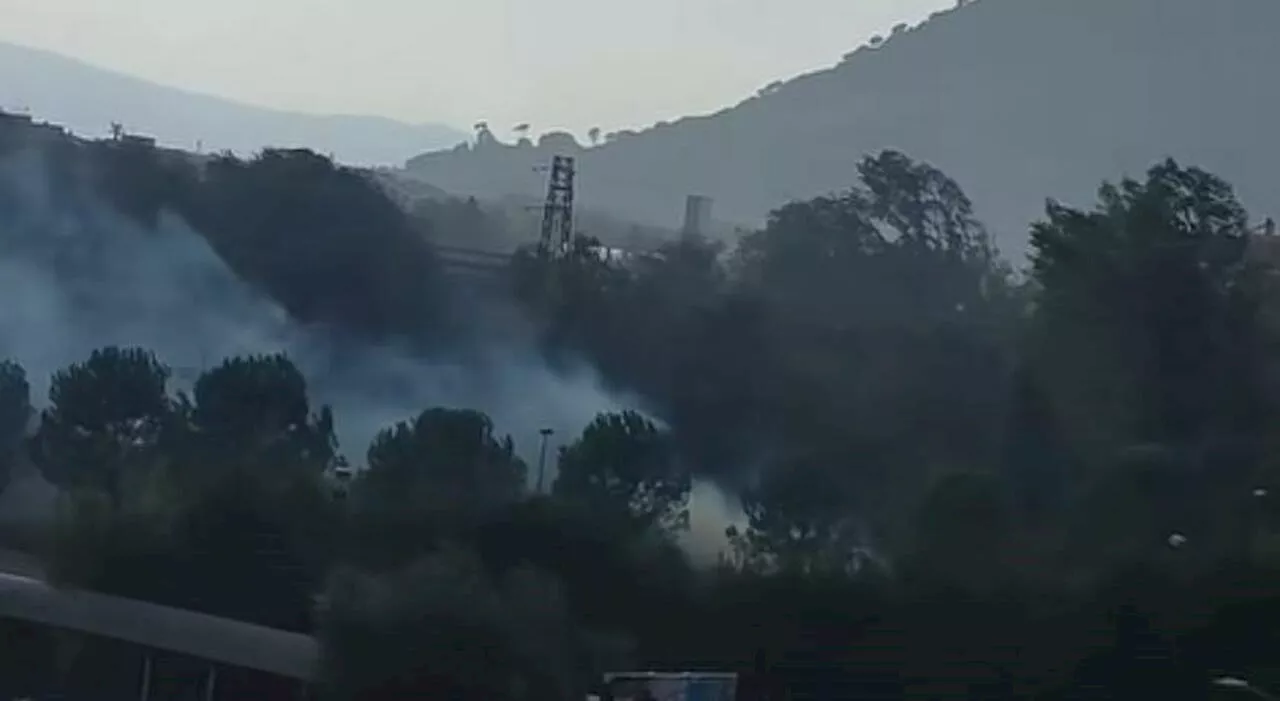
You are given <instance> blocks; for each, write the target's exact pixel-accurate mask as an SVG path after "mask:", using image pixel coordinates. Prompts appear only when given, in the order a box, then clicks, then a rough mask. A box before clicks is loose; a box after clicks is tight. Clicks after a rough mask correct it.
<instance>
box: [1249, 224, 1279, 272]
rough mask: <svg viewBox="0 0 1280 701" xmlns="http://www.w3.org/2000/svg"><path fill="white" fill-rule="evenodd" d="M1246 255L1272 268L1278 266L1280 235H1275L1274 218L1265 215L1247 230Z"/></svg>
mask: <svg viewBox="0 0 1280 701" xmlns="http://www.w3.org/2000/svg"><path fill="white" fill-rule="evenodd" d="M1246 255H1248V257H1249V258H1250V259H1251V260H1253V261H1254V262H1255V263H1262V264H1265V265H1267V266H1268V267H1271V268H1272V269H1276V268H1280V236H1276V220H1275V219H1272V218H1271V217H1267V218H1266V220H1265V221H1263V222H1262V223H1261V224H1259V225H1257V226H1254V227H1253V228H1251V229H1250V230H1249V239H1248V249H1247V250H1246Z"/></svg>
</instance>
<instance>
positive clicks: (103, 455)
mask: <svg viewBox="0 0 1280 701" xmlns="http://www.w3.org/2000/svg"><path fill="white" fill-rule="evenodd" d="M168 379H169V369H168V368H167V367H165V366H164V365H162V364H161V363H160V361H159V360H157V359H156V357H155V355H154V354H152V353H151V352H150V351H146V350H142V349H140V348H118V347H107V348H103V349H100V350H96V351H94V352H93V353H92V354H90V356H89V359H88V360H86V361H85V362H83V363H77V364H75V365H72V366H70V367H68V368H67V369H65V370H61V371H59V372H57V373H55V374H54V376H53V380H52V383H51V384H50V388H49V408H47V409H44V410H43V411H41V412H40V428H39V430H38V431H37V432H36V434H35V436H34V437H33V438H32V442H31V458H32V461H33V462H34V463H35V464H36V466H38V467H39V468H40V470H41V472H42V473H43V474H44V476H45V479H47V480H49V481H50V482H52V483H53V484H56V485H58V486H60V487H63V488H75V487H88V488H93V489H99V490H102V491H103V492H105V493H106V494H107V495H108V496H109V497H110V499H111V501H112V503H114V504H116V505H119V503H120V501H121V498H122V497H123V489H124V482H123V480H124V477H125V473H126V472H127V471H129V470H130V469H145V468H148V467H152V466H154V461H155V460H157V459H158V458H159V457H160V456H159V455H158V453H157V449H158V447H159V446H160V443H161V439H162V437H163V434H164V432H165V431H166V429H167V427H168V426H169V425H170V419H171V417H172V412H173V402H172V400H171V399H170V398H169V396H168V395H167V394H166V383H167V382H168Z"/></svg>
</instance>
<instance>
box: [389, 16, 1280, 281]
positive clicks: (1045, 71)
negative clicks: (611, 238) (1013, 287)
mask: <svg viewBox="0 0 1280 701" xmlns="http://www.w3.org/2000/svg"><path fill="white" fill-rule="evenodd" d="M815 21H821V18H816V19H815ZM1276 27H1280V4H1277V3H1275V2H1272V1H1271V0H978V1H976V2H970V3H966V4H964V5H963V6H962V7H959V8H957V9H954V10H951V11H947V12H943V13H939V14H938V15H936V16H935V17H933V18H932V19H930V20H929V21H927V22H925V23H924V24H922V25H921V26H919V27H916V28H914V29H905V28H904V29H902V30H900V31H898V32H895V33H893V34H892V35H891V36H889V37H888V38H887V39H885V41H884V42H883V43H882V44H879V45H877V46H865V47H863V48H860V49H858V50H856V51H854V52H852V53H850V54H849V55H847V56H846V57H845V59H844V60H843V61H841V62H840V63H839V64H838V65H836V66H833V67H831V68H829V69H826V70H821V71H817V72H814V73H811V74H808V75H804V76H800V77H797V78H795V79H793V80H790V81H786V82H783V83H780V84H775V85H773V86H770V87H769V88H768V89H767V90H764V91H762V93H761V94H760V95H758V96H754V97H751V98H749V99H747V100H745V101H743V102H742V103H740V104H738V105H736V106H734V107H732V108H729V109H725V110H723V111H721V112H718V113H716V114H713V115H708V116H701V117H690V118H687V119H681V120H679V121H676V122H674V123H671V124H661V125H656V126H654V127H652V128H649V129H645V130H643V131H640V132H638V133H622V134H615V135H611V136H610V137H609V138H607V139H606V143H604V144H603V145H601V146H599V147H596V148H586V149H584V148H581V147H577V146H576V145H574V144H573V143H572V141H571V140H570V139H568V138H567V136H566V135H551V137H550V138H545V139H544V140H543V141H541V142H539V145H536V146H535V145H532V144H531V145H529V146H528V147H525V148H520V147H515V146H503V145H501V144H498V143H495V142H494V141H492V140H486V141H483V142H482V143H481V144H480V146H479V147H476V148H470V149H455V150H451V151H443V152H437V153H431V154H426V155H423V156H420V157H418V158H415V159H413V160H411V161H410V162H409V163H408V170H409V171H410V172H411V173H412V174H413V175H414V176H415V177H420V178H422V179H424V180H426V181H428V182H431V183H433V184H435V185H437V186H439V187H441V188H444V189H446V190H449V191H452V192H457V193H462V194H472V195H477V196H489V197H496V196H501V195H505V194H508V193H518V194H523V195H529V196H536V195H537V194H538V193H540V191H541V187H542V182H541V180H540V178H539V175H538V174H537V173H534V172H533V171H532V167H533V166H535V165H543V164H545V163H546V162H548V160H549V158H550V155H551V154H552V153H553V152H559V151H564V152H568V153H573V154H575V155H577V156H578V157H579V173H580V193H579V194H580V197H579V201H580V203H581V204H582V205H583V206H584V207H593V208H598V209H603V210H606V211H610V212H613V213H615V214H617V215H619V216H622V217H624V218H630V219H634V220H636V221H640V222H644V223H649V224H654V225H666V226H671V225H673V224H674V223H676V222H678V216H679V212H680V211H681V207H682V203H683V201H684V197H685V195H686V194H689V193H700V194H705V195H710V196H712V197H714V198H715V201H716V204H715V207H716V215H717V217H718V218H720V219H722V220H724V221H726V222H729V223H732V224H745V225H750V226H752V227H754V226H756V225H758V224H759V223H760V222H762V221H763V220H764V218H765V215H766V213H767V212H768V211H769V210H770V209H771V208H772V207H774V206H776V205H777V204H779V203H782V202H787V201H791V200H794V199H801V198H809V197H813V196H816V195H821V194H825V193H828V192H831V191H834V190H839V189H841V188H843V187H845V186H846V185H847V183H848V182H849V179H850V177H851V176H852V173H853V170H854V166H855V165H856V163H857V162H858V160H859V159H860V158H861V157H862V156H864V155H868V154H872V153H876V152H878V151H880V150H881V149H884V148H895V149H899V150H902V151H904V152H907V153H910V154H912V155H913V156H915V157H917V158H921V159H923V160H926V161H928V162H930V163H933V164H934V165H936V166H938V167H939V168H941V169H943V170H945V171H946V172H947V173H949V174H951V175H952V177H954V178H955V179H956V180H957V182H959V183H960V185H961V186H963V187H964V188H965V190H966V191H967V192H968V193H969V194H970V196H971V197H972V198H973V201H974V203H975V207H976V210H977V212H978V214H979V216H981V217H982V218H983V220H984V221H986V222H987V223H988V225H989V226H990V227H991V229H992V231H993V232H994V234H995V236H996V240H997V243H998V244H999V245H1000V247H1001V248H1002V249H1003V250H1006V251H1007V252H1008V253H1009V254H1010V255H1011V256H1013V258H1014V260H1015V262H1020V261H1021V257H1022V255H1023V253H1024V251H1025V250H1026V249H1025V247H1026V242H1027V237H1026V231H1027V226H1028V224H1029V223H1030V221H1031V220H1032V219H1034V218H1035V217H1036V216H1037V215H1038V214H1039V212H1040V211H1041V210H1042V207H1043V202H1044V197H1045V196H1046V195H1047V194H1049V193H1052V194H1053V195H1054V196H1055V197H1058V198H1060V199H1062V200H1064V201H1067V202H1072V203H1077V204H1085V203H1087V202H1088V201H1089V200H1090V198H1091V196H1092V194H1093V190H1094V188H1095V186H1096V183H1097V182H1098V181H1099V180H1101V179H1103V178H1106V177H1111V176H1113V175H1115V174H1122V173H1123V174H1130V175H1137V174H1140V173H1142V172H1143V171H1144V170H1145V169H1146V167H1147V166H1148V165H1150V163H1152V162H1154V161H1156V160H1158V159H1161V158H1164V157H1175V158H1178V159H1180V160H1183V161H1186V162H1193V163H1197V164H1199V165H1202V166H1204V167H1206V168H1209V169H1211V170H1213V171H1214V172H1217V173H1220V174H1221V175H1222V176H1223V177H1225V178H1227V179H1229V180H1230V181H1231V182H1233V183H1235V185H1236V187H1237V188H1238V191H1239V193H1240V196H1241V197H1242V199H1243V201H1244V202H1246V203H1247V204H1249V205H1250V206H1251V207H1252V208H1254V209H1255V210H1256V211H1258V212H1259V213H1261V214H1265V213H1274V212H1276V211H1278V210H1277V208H1278V207H1280V202H1277V201H1276V194H1275V192H1276V191H1275V188H1274V186H1273V182H1274V172H1275V164H1276V163H1277V162H1280V140H1277V139H1276V138H1275V132H1276V127H1275V124H1276V115H1277V114H1280V82H1277V81H1276V80H1274V75H1273V73H1274V67H1275V65H1276V64H1277V62H1278V61H1280V55H1278V53H1277V51H1278V50H1277V48H1276V43H1275V41H1274V37H1273V34H1274V31H1275V28H1276Z"/></svg>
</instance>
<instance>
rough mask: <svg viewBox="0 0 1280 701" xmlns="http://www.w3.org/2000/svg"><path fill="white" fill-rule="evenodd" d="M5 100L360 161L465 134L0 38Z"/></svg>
mask: <svg viewBox="0 0 1280 701" xmlns="http://www.w3.org/2000/svg"><path fill="white" fill-rule="evenodd" d="M0 107H5V108H9V109H15V108H19V107H23V108H27V109H29V110H31V112H32V113H33V114H38V115H40V117H41V118H43V119H47V120H50V121H52V122H57V123H60V124H63V125H65V126H66V127H68V128H69V129H71V130H72V131H75V132H78V133H82V134H91V135H98V134H105V133H106V131H107V128H108V126H109V125H110V123H111V122H113V121H114V122H120V123H122V124H124V126H125V127H126V128H128V129H129V130H130V131H137V132H141V133H144V134H149V135H151V136H155V137H156V138H157V139H158V140H159V142H160V143H162V144H165V145H168V146H174V147H178V148H185V149H191V148H194V147H195V145H196V142H197V141H200V142H202V144H203V149H204V150H205V151H221V150H224V149H229V150H231V151H235V152H237V153H240V154H242V155H247V154H250V153H252V152H255V151H257V150H259V149H261V148H263V147H266V146H275V147H292V146H298V147H307V148H311V149H314V150H315V151H317V152H320V153H332V154H333V155H334V157H335V158H337V159H339V160H341V161H343V162H345V163H351V164H355V165H370V164H388V163H400V162H402V161H403V160H404V159H405V158H406V157H408V156H410V155H412V154H414V153H420V152H421V151H423V150H424V149H436V148H441V147H444V146H450V145H453V144H456V143H458V142H459V141H461V140H462V139H464V138H466V135H465V134H463V133H462V132H459V131H457V130H455V129H453V128H451V127H447V126H443V125H435V124H426V125H411V124H404V123H402V122H396V121H393V120H390V119H384V118H381V117H359V116H320V115H307V114H299V113H292V112H281V111H275V110H268V109H263V108H258V107H251V106H248V105H243V104H238V103H235V102H231V101H227V100H223V99H220V98H216V97H210V96H208V95H200V94H197V93H192V92H186V91H184V90H179V89H176V88H170V87H165V86H161V85H156V84H154V83H149V82H147V81H144V80H139V79H137V78H133V77H130V76H126V75H122V74H119V73H113V72H111V71H106V70H102V69H98V68H95V67H93V66H90V65H88V64H85V63H81V62H80V61H76V60H73V59H70V58H67V57H65V56H60V55H58V54H54V53H50V52H46V51H40V50H36V49H29V48H25V47H21V46H15V45H12V44H5V43H0Z"/></svg>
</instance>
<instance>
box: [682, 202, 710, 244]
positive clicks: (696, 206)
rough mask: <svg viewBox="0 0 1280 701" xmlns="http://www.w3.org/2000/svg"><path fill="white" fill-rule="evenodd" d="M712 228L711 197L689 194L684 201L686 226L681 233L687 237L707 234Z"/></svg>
mask: <svg viewBox="0 0 1280 701" xmlns="http://www.w3.org/2000/svg"><path fill="white" fill-rule="evenodd" d="M710 229H711V198H710V197H705V196H703V195H689V196H688V197H687V198H686V199H685V201H684V226H683V227H681V229H680V235H681V236H684V237H686V238H692V237H696V236H706V235H707V234H708V233H709V231H710Z"/></svg>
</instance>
